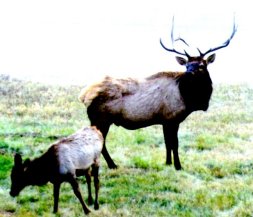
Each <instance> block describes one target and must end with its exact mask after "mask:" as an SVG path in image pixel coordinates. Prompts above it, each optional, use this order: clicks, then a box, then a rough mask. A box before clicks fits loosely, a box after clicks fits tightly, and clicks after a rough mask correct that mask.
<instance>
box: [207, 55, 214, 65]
mask: <svg viewBox="0 0 253 217" xmlns="http://www.w3.org/2000/svg"><path fill="white" fill-rule="evenodd" d="M215 56H216V55H215V53H214V54H212V55H210V56H209V57H207V59H206V63H207V65H208V64H209V63H213V62H214V60H215Z"/></svg>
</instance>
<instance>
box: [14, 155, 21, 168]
mask: <svg viewBox="0 0 253 217" xmlns="http://www.w3.org/2000/svg"><path fill="white" fill-rule="evenodd" d="M14 163H15V166H18V165H22V157H21V155H20V154H15V156H14Z"/></svg>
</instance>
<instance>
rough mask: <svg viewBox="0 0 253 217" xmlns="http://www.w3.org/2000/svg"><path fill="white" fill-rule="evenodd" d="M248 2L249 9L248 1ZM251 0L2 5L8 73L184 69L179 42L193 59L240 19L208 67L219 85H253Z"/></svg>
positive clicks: (64, 76) (86, 78)
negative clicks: (172, 37)
mask: <svg viewBox="0 0 253 217" xmlns="http://www.w3.org/2000/svg"><path fill="white" fill-rule="evenodd" d="M242 2H243V4H242ZM249 3H250V2H249V0H245V1H238V0H232V1H231V0H230V1H227V0H223V1H220V0H212V1H203V0H191V1H189V0H181V1H175V0H174V1H172V0H156V1H154V0H152V1H151V0H127V1H126V0H124V1H123V0H106V1H104V0H93V1H88V0H82V1H81V0H77V1H76V0H74V1H73V0H72V1H66V0H57V1H56V0H43V1H37V0H29V1H28V0H23V1H20V0H19V1H11V0H10V1H0V74H8V75H10V76H12V77H17V78H24V79H31V80H35V81H40V82H48V83H61V84H86V83H89V82H91V81H92V82H93V81H95V80H99V79H102V78H103V77H104V76H105V75H110V76H115V77H137V78H139V77H146V76H149V75H151V74H154V73H157V72H160V71H184V70H185V68H184V67H183V66H180V65H179V64H178V63H177V62H176V60H175V54H173V53H169V52H167V51H165V50H164V49H163V48H162V47H161V45H160V43H159V40H160V38H162V40H163V42H164V44H166V46H168V47H172V44H171V40H170V31H171V25H172V17H173V16H174V34H175V37H179V36H180V37H181V38H184V39H185V40H186V41H187V43H188V44H189V45H190V47H186V46H184V45H183V44H182V43H180V42H177V43H174V47H175V48H176V49H178V50H181V51H183V49H186V50H187V52H188V53H189V54H190V55H197V54H198V52H197V49H196V48H199V49H200V50H201V51H202V52H205V51H206V50H208V49H209V48H213V47H216V46H219V45H221V44H222V43H224V42H225V41H226V40H227V39H228V37H229V36H230V35H231V32H232V27H233V20H234V17H235V22H236V25H237V26H238V30H237V33H236V34H235V36H234V38H233V39H232V41H231V43H230V45H229V46H228V47H227V48H224V49H221V50H219V51H216V60H215V62H214V63H212V64H211V65H209V67H208V69H209V72H210V75H211V77H212V80H213V82H214V83H249V84H253V76H252V74H253V72H252V73H251V72H250V70H249V66H250V65H249V63H250V62H251V56H252V55H251V54H250V52H252V48H253V45H252V38H253V33H252V30H251V26H252V20H253V13H252V10H251V6H250V5H249Z"/></svg>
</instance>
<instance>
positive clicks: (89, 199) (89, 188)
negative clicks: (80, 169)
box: [85, 169, 93, 205]
mask: <svg viewBox="0 0 253 217" xmlns="http://www.w3.org/2000/svg"><path fill="white" fill-rule="evenodd" d="M85 177H86V182H87V187H88V204H89V205H91V204H93V198H92V194H91V173H90V170H89V169H88V170H86V171H85Z"/></svg>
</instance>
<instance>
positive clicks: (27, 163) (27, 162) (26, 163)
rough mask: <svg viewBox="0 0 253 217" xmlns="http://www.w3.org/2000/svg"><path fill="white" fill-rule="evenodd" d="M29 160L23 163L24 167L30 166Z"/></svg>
mask: <svg viewBox="0 0 253 217" xmlns="http://www.w3.org/2000/svg"><path fill="white" fill-rule="evenodd" d="M30 162H31V161H30V159H26V160H25V162H24V167H27V166H28V165H29V164H30Z"/></svg>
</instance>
